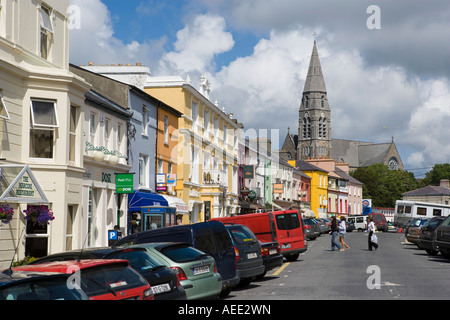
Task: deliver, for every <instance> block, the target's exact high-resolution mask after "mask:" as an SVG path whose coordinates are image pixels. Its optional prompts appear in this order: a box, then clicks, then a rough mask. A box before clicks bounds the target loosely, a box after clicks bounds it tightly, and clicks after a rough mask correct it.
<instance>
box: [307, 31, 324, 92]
mask: <svg viewBox="0 0 450 320" xmlns="http://www.w3.org/2000/svg"><path fill="white" fill-rule="evenodd" d="M303 92H304V93H308V92H323V93H326V92H327V88H326V86H325V80H324V79H323V74H322V67H321V65H320V59H319V52H318V51H317V45H316V40H314V47H313V51H312V54H311V61H310V63H309V70H308V75H307V77H306V81H305V88H304V89H303Z"/></svg>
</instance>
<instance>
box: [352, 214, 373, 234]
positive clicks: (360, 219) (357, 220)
mask: <svg viewBox="0 0 450 320" xmlns="http://www.w3.org/2000/svg"><path fill="white" fill-rule="evenodd" d="M368 217H369V216H368V215H357V216H348V217H347V222H349V223H353V224H354V225H355V230H358V231H360V232H361V231H366V230H367V218H368Z"/></svg>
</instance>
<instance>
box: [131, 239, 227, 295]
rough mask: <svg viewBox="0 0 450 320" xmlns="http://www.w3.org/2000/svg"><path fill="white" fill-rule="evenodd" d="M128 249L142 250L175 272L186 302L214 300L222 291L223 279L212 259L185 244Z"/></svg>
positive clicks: (155, 244)
mask: <svg viewBox="0 0 450 320" xmlns="http://www.w3.org/2000/svg"><path fill="white" fill-rule="evenodd" d="M129 248H144V249H145V250H147V251H148V252H149V254H150V255H152V256H156V257H157V258H158V259H159V260H161V261H162V262H163V263H164V264H165V265H166V266H168V267H170V268H172V269H173V270H175V271H176V272H177V275H178V279H179V281H180V283H181V285H182V286H183V287H184V289H185V291H186V295H187V299H188V300H199V299H216V298H217V297H218V296H219V295H220V293H221V292H222V277H221V276H220V274H219V273H218V272H217V264H216V261H215V260H214V258H213V257H212V256H211V255H209V254H208V253H205V252H203V251H200V250H198V249H196V248H194V247H192V246H190V245H188V244H187V243H178V242H167V243H163V242H156V243H141V244H136V245H133V246H131V247H129Z"/></svg>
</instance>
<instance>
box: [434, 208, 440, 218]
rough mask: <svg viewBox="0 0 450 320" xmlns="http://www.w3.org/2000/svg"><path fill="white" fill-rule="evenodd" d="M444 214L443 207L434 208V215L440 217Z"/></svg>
mask: <svg viewBox="0 0 450 320" xmlns="http://www.w3.org/2000/svg"><path fill="white" fill-rule="evenodd" d="M440 216H442V210H441V209H433V217H440Z"/></svg>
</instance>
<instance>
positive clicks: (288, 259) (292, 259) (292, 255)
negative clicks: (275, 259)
mask: <svg viewBox="0 0 450 320" xmlns="http://www.w3.org/2000/svg"><path fill="white" fill-rule="evenodd" d="M299 255H300V254H299V253H296V254H291V255H288V256H286V257H285V258H286V260H287V261H295V260H297V259H298V257H299Z"/></svg>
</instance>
